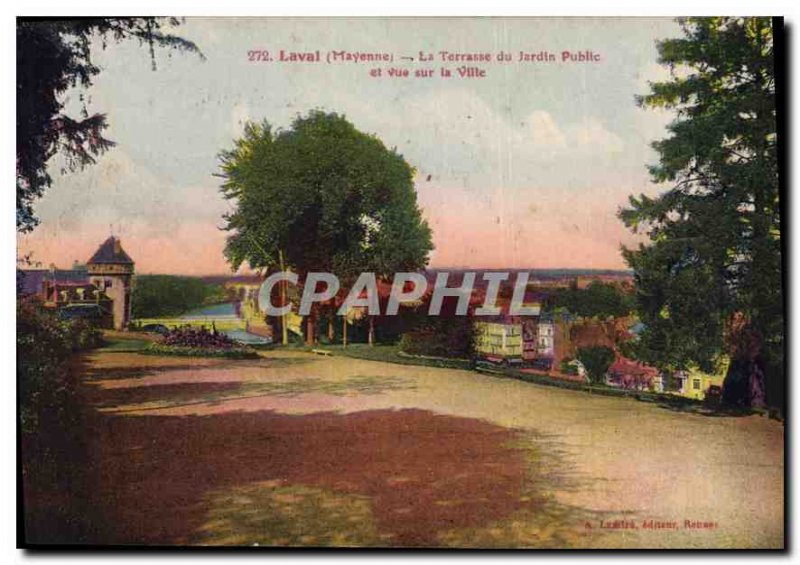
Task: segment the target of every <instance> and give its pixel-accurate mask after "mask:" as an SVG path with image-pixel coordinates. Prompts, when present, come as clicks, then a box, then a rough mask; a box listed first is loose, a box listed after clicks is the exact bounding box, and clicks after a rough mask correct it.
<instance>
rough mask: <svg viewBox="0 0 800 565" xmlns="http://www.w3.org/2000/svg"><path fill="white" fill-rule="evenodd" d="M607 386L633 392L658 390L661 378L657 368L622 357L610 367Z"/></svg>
mask: <svg viewBox="0 0 800 565" xmlns="http://www.w3.org/2000/svg"><path fill="white" fill-rule="evenodd" d="M606 384H608V385H610V386H615V387H619V388H624V389H631V390H657V389H658V388H659V387H661V378H660V376H659V371H658V369H656V368H655V367H650V366H649V365H645V364H643V363H640V362H638V361H634V360H632V359H626V358H625V357H621V356H620V357H617V359H616V360H615V361H614V364H613V365H611V367H609V369H608V372H607V373H606Z"/></svg>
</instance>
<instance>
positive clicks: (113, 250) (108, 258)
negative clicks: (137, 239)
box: [88, 235, 133, 265]
mask: <svg viewBox="0 0 800 565" xmlns="http://www.w3.org/2000/svg"><path fill="white" fill-rule="evenodd" d="M88 264H89V265H97V264H112V265H133V259H131V258H130V256H129V255H128V254H127V253H125V250H124V249H122V243H121V242H120V240H119V238H117V237H114V236H113V235H112V236H111V237H109V238H108V239H107V240H105V241H104V242H103V243H102V245H100V247H99V248H98V249H97V251H95V252H94V255H92V258H91V259H89V262H88Z"/></svg>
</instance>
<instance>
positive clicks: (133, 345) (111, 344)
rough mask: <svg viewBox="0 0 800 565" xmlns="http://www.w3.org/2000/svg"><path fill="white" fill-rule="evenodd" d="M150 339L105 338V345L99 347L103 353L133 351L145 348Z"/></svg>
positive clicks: (99, 350)
mask: <svg viewBox="0 0 800 565" xmlns="http://www.w3.org/2000/svg"><path fill="white" fill-rule="evenodd" d="M148 345H150V341H148V340H145V339H130V338H117V337H114V338H108V337H105V338H104V343H103V346H102V347H101V348H100V349H98V350H97V351H98V352H102V353H115V352H116V353H132V352H139V351H142V350H144V349H145V348H146V347H147V346H148Z"/></svg>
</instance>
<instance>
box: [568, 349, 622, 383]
mask: <svg viewBox="0 0 800 565" xmlns="http://www.w3.org/2000/svg"><path fill="white" fill-rule="evenodd" d="M577 358H578V360H579V361H580V362H581V363H583V366H584V367H586V372H587V373H588V374H589V380H591V381H592V382H593V383H605V381H606V373H607V372H608V368H609V367H611V364H612V363H613V362H614V359H615V358H616V355H615V353H614V350H613V349H611V348H610V347H606V346H605V345H594V346H592V347H581V348H580V349H578V354H577Z"/></svg>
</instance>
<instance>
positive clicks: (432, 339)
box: [399, 316, 475, 359]
mask: <svg viewBox="0 0 800 565" xmlns="http://www.w3.org/2000/svg"><path fill="white" fill-rule="evenodd" d="M399 347H400V351H402V352H404V353H408V354H409V355H428V356H432V357H451V358H460V359H464V358H470V357H472V356H473V355H474V352H475V336H474V329H473V324H472V318H471V317H468V316H461V317H454V318H441V319H439V320H435V321H431V322H429V323H428V324H426V325H425V326H424V327H422V328H420V329H418V330H415V331H410V332H406V333H404V334H403V335H402V336H401V338H400V343H399Z"/></svg>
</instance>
